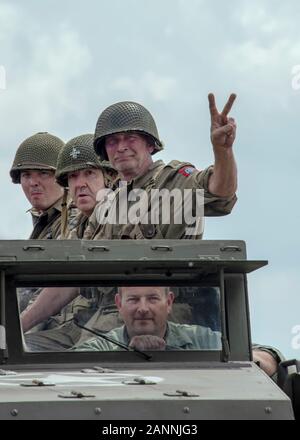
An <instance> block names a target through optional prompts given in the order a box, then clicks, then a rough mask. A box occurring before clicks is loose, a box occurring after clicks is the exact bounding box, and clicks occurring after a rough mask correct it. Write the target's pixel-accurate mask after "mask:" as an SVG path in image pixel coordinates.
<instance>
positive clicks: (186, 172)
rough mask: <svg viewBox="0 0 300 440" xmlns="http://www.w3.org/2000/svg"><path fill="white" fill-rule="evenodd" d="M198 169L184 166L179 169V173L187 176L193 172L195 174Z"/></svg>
mask: <svg viewBox="0 0 300 440" xmlns="http://www.w3.org/2000/svg"><path fill="white" fill-rule="evenodd" d="M195 171H197V170H196V168H194V167H186V166H185V167H182V168H180V170H179V171H178V173H180V174H182V175H183V176H185V177H189V176H190V175H191V174H193V173H194V172H195Z"/></svg>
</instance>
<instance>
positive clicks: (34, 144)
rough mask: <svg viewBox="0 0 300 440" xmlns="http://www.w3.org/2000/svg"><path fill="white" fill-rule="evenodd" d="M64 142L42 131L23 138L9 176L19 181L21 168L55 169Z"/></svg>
mask: <svg viewBox="0 0 300 440" xmlns="http://www.w3.org/2000/svg"><path fill="white" fill-rule="evenodd" d="M63 146H64V142H63V141H62V140H61V139H59V138H58V137H56V136H53V135H52V134H50V133H47V132H42V133H37V134H34V135H33V136H30V137H29V138H27V139H25V141H23V142H22V143H21V145H20V146H19V148H18V149H17V152H16V155H15V158H14V161H13V165H12V167H11V170H10V176H11V178H12V181H13V183H20V177H21V171H22V170H53V171H55V170H56V163H57V158H58V154H59V152H60V150H61V148H62V147H63Z"/></svg>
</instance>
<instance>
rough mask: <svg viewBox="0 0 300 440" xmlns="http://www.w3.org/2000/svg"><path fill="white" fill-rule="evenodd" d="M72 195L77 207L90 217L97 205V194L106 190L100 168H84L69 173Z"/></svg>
mask: <svg viewBox="0 0 300 440" xmlns="http://www.w3.org/2000/svg"><path fill="white" fill-rule="evenodd" d="M68 185H69V190H70V195H71V198H72V200H73V201H74V203H75V205H76V207H77V208H78V209H79V210H80V211H81V212H82V213H83V214H85V215H86V216H88V217H89V216H90V215H91V214H92V212H93V210H94V208H95V206H96V203H97V193H98V191H100V190H101V189H103V188H104V186H105V185H104V177H103V172H102V170H101V169H99V168H84V169H83V170H78V171H72V172H70V173H68Z"/></svg>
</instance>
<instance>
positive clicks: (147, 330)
mask: <svg viewBox="0 0 300 440" xmlns="http://www.w3.org/2000/svg"><path fill="white" fill-rule="evenodd" d="M115 301H116V305H117V307H118V309H119V312H120V315H121V316H122V317H123V319H124V322H125V325H126V329H127V332H128V336H129V337H130V339H131V338H132V337H133V336H137V335H155V336H159V337H161V338H163V337H164V335H165V332H166V326H167V320H168V315H169V313H170V312H171V309H172V304H173V301H174V294H173V292H170V291H169V288H168V287H157V286H142V287H141V286H139V287H138V286H134V287H127V286H126V287H125V286H124V287H120V288H119V290H118V293H117V294H116V296H115Z"/></svg>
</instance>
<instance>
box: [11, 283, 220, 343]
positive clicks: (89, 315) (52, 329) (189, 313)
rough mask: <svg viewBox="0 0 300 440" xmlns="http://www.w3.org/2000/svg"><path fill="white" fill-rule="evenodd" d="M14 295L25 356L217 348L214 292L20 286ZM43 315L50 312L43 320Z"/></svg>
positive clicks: (217, 300)
mask: <svg viewBox="0 0 300 440" xmlns="http://www.w3.org/2000/svg"><path fill="white" fill-rule="evenodd" d="M17 292H18V302H19V311H20V314H21V318H22V322H23V333H24V335H23V336H24V337H23V348H24V350H25V351H28V352H39V351H76V352H79V351H88V352H89V351H106V352H114V351H122V350H123V351H124V350H134V351H142V352H143V351H182V350H188V351H191V350H194V351H195V350H198V351H199V350H200V351H202V350H220V349H221V333H220V328H221V323H220V291H219V288H218V287H214V286H205V287H203V286H201V287H200V286H186V287H184V286H171V287H169V286H148V285H147V286H145V285H144V286H136V285H135V286H97V287H92V286H91V287H66V286H64V287H41V288H39V287H26V288H25V287H19V288H18V289H17ZM70 298H72V299H71V301H69V302H68V300H69V299H70ZM64 302H67V303H66V304H65V305H64V306H63V307H62V308H61V309H59V311H56V310H55V307H54V306H55V305H56V308H57V307H59V306H60V305H61V304H63V303H64ZM39 304H42V305H41V306H39ZM41 310H42V311H44V313H41ZM45 310H48V311H49V312H50V311H53V313H51V314H50V316H46V315H47V313H45ZM54 312H55V313H54ZM29 318H30V319H29ZM40 318H42V319H40ZM29 321H30V324H29ZM83 327H84V329H83ZM88 329H90V330H91V331H92V333H91V332H90V331H89V330H88Z"/></svg>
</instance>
